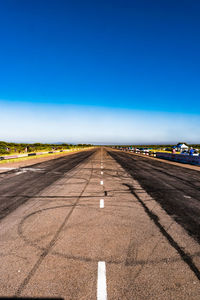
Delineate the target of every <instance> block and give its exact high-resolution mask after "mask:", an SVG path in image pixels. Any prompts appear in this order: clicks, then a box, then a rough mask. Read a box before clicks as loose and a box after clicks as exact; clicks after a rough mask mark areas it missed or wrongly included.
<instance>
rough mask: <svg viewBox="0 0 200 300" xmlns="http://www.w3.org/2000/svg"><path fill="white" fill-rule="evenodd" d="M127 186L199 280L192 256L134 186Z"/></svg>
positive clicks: (198, 272)
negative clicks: (180, 244)
mask: <svg viewBox="0 0 200 300" xmlns="http://www.w3.org/2000/svg"><path fill="white" fill-rule="evenodd" d="M125 185H126V186H128V187H129V189H130V191H131V193H132V194H133V195H134V196H135V197H136V198H137V199H138V201H139V202H140V204H141V205H142V207H143V208H144V211H145V212H146V214H147V215H148V216H149V217H150V219H151V220H152V221H153V222H154V224H155V225H156V226H157V227H158V229H159V231H160V232H161V233H162V235H163V236H164V237H165V238H166V239H167V241H168V242H169V243H170V245H171V246H172V247H173V248H174V249H175V250H176V251H177V252H178V254H179V255H180V257H181V259H182V260H183V261H184V262H185V263H186V264H187V265H188V267H189V268H190V269H191V271H192V272H193V273H194V274H195V276H196V277H197V278H198V279H199V280H200V270H199V269H198V268H197V266H196V265H195V263H194V262H193V260H192V257H191V256H190V255H189V254H187V253H186V252H185V251H184V250H183V249H182V248H181V247H180V246H179V245H178V243H177V242H176V241H175V240H174V239H173V237H172V236H171V235H170V234H169V233H168V232H167V231H166V230H165V228H164V227H163V226H162V225H161V223H160V221H159V217H158V216H157V215H156V214H155V213H153V212H152V211H151V210H150V209H149V208H148V207H147V206H146V204H145V203H144V202H143V201H142V200H141V199H140V197H139V196H138V195H137V193H136V192H135V191H134V187H133V186H131V185H128V184H125Z"/></svg>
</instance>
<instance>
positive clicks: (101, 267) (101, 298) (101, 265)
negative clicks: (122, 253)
mask: <svg viewBox="0 0 200 300" xmlns="http://www.w3.org/2000/svg"><path fill="white" fill-rule="evenodd" d="M106 299H107V287H106V264H105V261H99V262H98V277H97V300H106Z"/></svg>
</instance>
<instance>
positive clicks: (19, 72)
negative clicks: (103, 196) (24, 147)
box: [0, 0, 200, 143]
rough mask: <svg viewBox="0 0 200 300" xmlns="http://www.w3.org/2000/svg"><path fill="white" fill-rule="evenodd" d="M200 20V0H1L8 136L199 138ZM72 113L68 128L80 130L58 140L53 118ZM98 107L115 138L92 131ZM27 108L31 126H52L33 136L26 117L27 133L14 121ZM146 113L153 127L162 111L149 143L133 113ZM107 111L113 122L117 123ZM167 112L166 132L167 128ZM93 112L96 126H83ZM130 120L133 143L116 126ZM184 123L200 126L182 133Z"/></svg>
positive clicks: (1, 96)
mask: <svg viewBox="0 0 200 300" xmlns="http://www.w3.org/2000/svg"><path fill="white" fill-rule="evenodd" d="M199 16H200V2H199V1H196V0H191V1H185V0H180V1H178V0H166V1H165V0H162V1H161V0H157V1H155V0H152V1H149V0H145V1H144V0H139V1H134V0H130V1H128V0H120V1H118V0H112V1H111V0H106V1H104V0H103V1H102V0H101V1H98V0H95V1H92V0H91V1H87V0H85V1H82V0H80V1H76V0H71V1H68V0H63V1H61V0H57V1H56V0H54V1H51V0H47V1H42V0H34V1H32V0H28V1H26V0H24V1H22V0H15V1H13V0H5V1H4V0H1V1H0V41H1V43H0V45H1V46H0V69H1V72H0V105H1V107H2V111H3V112H4V116H2V118H3V120H4V124H1V125H0V140H1V139H7V140H8V139H9V140H17V141H20V140H28V138H29V140H30V141H31V140H34V141H35V140H36V139H37V140H38V141H41V142H42V141H47V140H48V141H53V142H54V141H57V140H58V139H59V140H60V139H61V140H62V141H66V142H67V141H68V139H71V140H70V141H72V142H76V141H77V142H79V141H80V140H82V141H83V140H84V141H85V142H97V143H100V142H105V143H109V141H111V140H112V142H118V143H120V142H127V143H131V142H132V143H134V142H135V143H137V142H139V141H141V142H142V141H143V142H145V141H146V140H148V141H149V142H159V141H161V140H162V139H163V137H164V139H165V140H166V142H170V141H176V140H177V141H178V140H179V139H180V138H183V139H187V140H186V142H187V141H191V142H200V141H199V140H198V137H199V134H198V131H197V126H199V123H198V119H200V71H199V70H200V17H199ZM33 107H34V109H32V108H33ZM36 111H39V112H40V114H37V113H36ZM52 111H54V112H55V114H54V117H53V118H54V120H53V119H52V114H51V112H52ZM65 111H66V116H68V113H69V111H70V120H71V123H70V126H71V131H70V133H74V135H72V136H71V135H69V133H68V132H66V131H65V130H64V129H63V128H61V129H60V132H59V134H60V135H59V136H56V132H55V133H54V134H53V133H52V135H50V134H49V136H48V134H47V133H48V130H50V128H51V126H52V128H53V125H51V124H53V123H54V122H53V121H56V120H58V121H60V120H61V119H60V118H61V115H62V118H63V121H62V122H64V120H65V114H63V112H65ZM77 112H78V115H79V120H78V119H77V118H76V114H77ZM100 113H101V120H102V121H101V124H103V125H104V126H105V130H106V129H107V130H110V131H109V133H110V136H109V137H108V136H107V135H106V134H107V133H105V136H104V135H103V134H101V135H99V132H98V131H96V133H95V131H93V132H92V127H93V128H94V127H95V119H96V117H99V114H100ZM9 114H10V116H9ZM27 114H30V118H31V120H32V122H33V123H34V120H35V122H37V123H38V124H39V123H40V122H41V123H42V124H43V126H44V127H47V126H48V130H47V129H46V130H47V131H45V130H44V132H43V133H40V132H34V131H35V129H34V126H33V127H31V124H27V123H26V124H25V123H24V131H26V129H25V127H27V125H28V126H29V127H28V129H27V130H29V135H28V133H26V132H24V135H23V134H22V132H21V131H20V130H18V129H17V125H16V124H19V123H20V124H21V125H20V126H22V127H23V119H24V117H25V116H27ZM145 114H146V115H147V116H148V117H147V119H148V122H149V124H150V123H152V122H155V120H156V116H157V123H155V127H156V128H155V130H158V134H157V135H153V136H152V139H150V140H149V133H148V130H147V132H146V134H145V132H143V133H142V137H141V139H138V137H137V134H136V131H138V130H139V127H138V128H136V130H134V127H133V123H132V121H133V120H134V119H137V122H142V123H143V124H144V122H147V121H145V119H146V118H145V117H144V115H145ZM39 115H40V119H39V117H38V116H39ZM73 115H74V118H73ZM104 115H110V120H112V122H110V121H109V122H110V123H109V128H108V127H107V124H108V123H106V122H107V121H108V120H104ZM11 116H12V120H11ZM94 116H96V117H95V118H93V117H94ZM136 116H137V117H136ZM140 116H141V118H140ZM162 117H163V118H164V119H165V126H164V124H162V125H163V126H164V127H163V129H162V130H163V131H162V132H163V134H162V133H161V132H160V133H159V126H160V125H159V124H160V123H159V122H161V120H162ZM34 118H35V119H34ZM85 118H87V120H88V122H89V126H88V127H87V126H86V127H84V125H83V124H85V123H84V122H85V121H86V120H85ZM180 118H181V120H182V124H183V123H184V125H183V126H182V127H181V128H180V131H179V132H177V133H176V134H175V133H174V135H173V133H172V132H171V131H170V133H169V130H168V129H169V124H172V123H174V126H176V127H177V126H178V123H177V122H179V121H177V120H180ZM44 119H45V120H46V123H44ZM68 119H69V117H68ZM164 119H163V120H164ZM75 120H76V122H80V126H82V129H81V131H80V132H81V134H79V130H78V128H79V126H73V123H74V122H75ZM127 120H129V122H130V123H128V124H127V126H131V128H133V131H131V132H130V134H129V135H128V136H127V137H126V139H125V138H124V136H126V134H125V133H123V131H122V132H121V133H120V135H116V137H115V140H114V141H113V139H112V138H111V137H112V133H113V134H114V132H115V131H116V126H119V128H123V126H124V125H123V124H124V122H125V121H127ZM188 120H190V121H188ZM194 120H195V121H194ZM51 121H52V123H51ZM5 122H6V123H7V124H8V122H9V124H10V126H11V128H13V127H15V131H13V133H12V132H11V131H9V132H8V131H7V130H4V129H5V128H3V127H4V126H5ZM120 122H121V123H120ZM186 122H189V123H191V122H193V125H192V126H193V127H192V128H193V131H194V132H193V133H192V134H193V136H192V137H191V136H190V135H184V133H183V132H182V130H185V129H184V128H185V127H184V126H185V123H186ZM195 122H196V123H195ZM55 123H56V122H55ZM45 124H46V125H45ZM62 124H63V127H65V125H64V124H65V123H62ZM76 124H77V123H76ZM116 124H117V125H116ZM145 124H146V123H145ZM32 125H34V124H32ZM103 125H102V126H103ZM120 125H121V127H120ZM66 126H67V127H68V126H69V124H67V123H66ZM135 126H136V124H135ZM147 126H148V123H147ZM74 127H76V130H75V129H74ZM54 128H55V124H54ZM84 128H85V130H84ZM95 128H96V127H95ZM186 128H189V125H188V127H186ZM195 128H196V132H195ZM9 130H10V129H9ZM90 130H91V132H89V131H90ZM124 130H125V128H124ZM141 132H142V131H141ZM36 133H37V135H36ZM61 133H62V134H61ZM26 136H27V137H26ZM46 136H48V139H47V138H46ZM73 136H74V137H76V138H74V139H73ZM113 136H114V135H113ZM162 141H163V140H162Z"/></svg>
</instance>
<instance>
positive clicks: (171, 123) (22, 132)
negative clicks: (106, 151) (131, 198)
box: [0, 101, 200, 144]
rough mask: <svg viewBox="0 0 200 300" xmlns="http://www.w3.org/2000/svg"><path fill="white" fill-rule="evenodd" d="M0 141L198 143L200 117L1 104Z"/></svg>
mask: <svg viewBox="0 0 200 300" xmlns="http://www.w3.org/2000/svg"><path fill="white" fill-rule="evenodd" d="M0 108H1V112H0V119H1V123H0V140H6V141H16V142H60V141H61V142H62V141H63V142H70V143H84V142H85V143H97V144H98V143H103V144H112V143H114V144H115V143H119V144H126V143H127V144H140V143H141V144H143V143H149V144H150V143H176V142H178V141H186V142H188V143H199V130H198V128H200V117H199V115H189V114H188V115H187V114H184V115H183V114H172V113H158V112H145V111H135V110H122V109H109V108H102V107H80V106H66V105H60V106H56V105H50V104H45V105H44V104H29V103H16V102H8V101H0Z"/></svg>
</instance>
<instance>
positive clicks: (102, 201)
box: [100, 199, 104, 208]
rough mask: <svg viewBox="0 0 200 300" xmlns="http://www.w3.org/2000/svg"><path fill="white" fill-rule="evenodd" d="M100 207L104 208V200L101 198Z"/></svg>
mask: <svg viewBox="0 0 200 300" xmlns="http://www.w3.org/2000/svg"><path fill="white" fill-rule="evenodd" d="M100 208H104V200H103V199H101V200H100Z"/></svg>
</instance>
